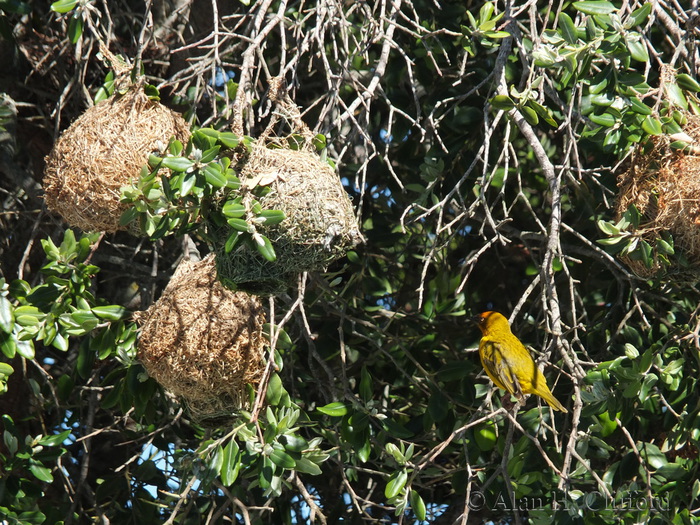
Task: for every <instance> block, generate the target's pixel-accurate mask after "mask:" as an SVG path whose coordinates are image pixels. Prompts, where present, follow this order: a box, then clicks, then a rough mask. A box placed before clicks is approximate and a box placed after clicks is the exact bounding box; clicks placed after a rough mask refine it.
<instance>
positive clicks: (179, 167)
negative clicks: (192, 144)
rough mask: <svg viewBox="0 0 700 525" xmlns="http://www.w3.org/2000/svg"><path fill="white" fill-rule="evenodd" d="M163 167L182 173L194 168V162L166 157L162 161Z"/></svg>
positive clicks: (183, 158) (182, 158) (181, 158)
mask: <svg viewBox="0 0 700 525" xmlns="http://www.w3.org/2000/svg"><path fill="white" fill-rule="evenodd" d="M162 165H163V166H164V167H166V168H168V169H171V170H173V171H179V172H182V171H187V170H188V169H190V168H191V167H192V166H194V162H192V161H191V160H190V159H187V158H185V157H165V158H164V159H163V160H162Z"/></svg>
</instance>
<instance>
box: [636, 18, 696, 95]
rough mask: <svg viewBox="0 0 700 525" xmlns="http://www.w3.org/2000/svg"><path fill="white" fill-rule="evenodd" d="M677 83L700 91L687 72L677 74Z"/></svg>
mask: <svg viewBox="0 0 700 525" xmlns="http://www.w3.org/2000/svg"><path fill="white" fill-rule="evenodd" d="M647 5H649V4H647ZM676 83H677V84H678V86H679V87H680V88H682V89H685V90H686V91H693V92H695V93H697V92H698V91H700V84H698V82H697V81H696V80H695V79H694V78H693V77H691V76H690V75H686V74H685V73H681V74H679V75H676Z"/></svg>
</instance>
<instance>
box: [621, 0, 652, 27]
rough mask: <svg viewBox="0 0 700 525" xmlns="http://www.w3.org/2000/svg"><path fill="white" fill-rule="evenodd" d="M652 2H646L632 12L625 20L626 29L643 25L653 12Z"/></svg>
mask: <svg viewBox="0 0 700 525" xmlns="http://www.w3.org/2000/svg"><path fill="white" fill-rule="evenodd" d="M651 7H652V3H651V2H646V3H645V4H644V5H642V7H640V8H638V9H635V10H634V11H632V12H631V13H630V16H629V18H628V19H627V21H626V22H625V29H632V28H633V27H634V26H638V25H642V24H643V23H644V22H646V19H647V18H649V14H650V13H651Z"/></svg>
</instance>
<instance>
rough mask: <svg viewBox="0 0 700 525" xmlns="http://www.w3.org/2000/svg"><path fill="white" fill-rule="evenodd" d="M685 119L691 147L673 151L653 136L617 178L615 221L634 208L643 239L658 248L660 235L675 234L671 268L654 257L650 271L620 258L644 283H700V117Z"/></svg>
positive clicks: (639, 263) (640, 263)
mask: <svg viewBox="0 0 700 525" xmlns="http://www.w3.org/2000/svg"><path fill="white" fill-rule="evenodd" d="M687 118H688V122H687V124H686V126H685V127H684V132H685V133H686V134H687V135H688V136H689V137H690V138H691V139H692V140H693V142H692V144H691V145H690V147H689V148H686V149H685V150H676V149H672V148H671V147H670V144H671V139H670V138H669V137H667V136H659V137H653V139H652V140H653V142H652V143H651V145H647V147H646V148H642V147H640V148H638V149H637V151H635V153H634V155H633V156H632V159H631V161H630V165H629V168H628V169H627V170H626V171H625V172H624V173H623V174H622V175H620V176H619V178H618V188H619V193H618V196H617V202H616V206H615V214H616V217H617V220H619V219H620V218H621V217H622V215H623V214H624V213H625V212H626V211H627V209H628V208H629V207H630V206H631V205H635V206H636V207H637V209H638V210H639V212H640V213H641V215H642V217H643V218H642V221H641V223H640V225H639V228H638V230H637V233H639V234H640V235H641V238H642V239H644V240H646V241H647V242H648V243H649V244H650V245H651V246H655V244H656V241H657V239H659V238H660V237H661V234H662V232H664V231H668V232H670V233H671V234H672V235H673V239H674V245H675V246H674V248H675V252H676V255H675V257H673V258H672V259H671V265H670V266H668V265H665V264H662V263H661V262H660V261H659V259H658V254H656V253H654V262H653V264H652V265H651V267H648V266H647V265H645V264H644V262H643V261H641V260H637V259H632V258H630V257H629V256H624V257H622V260H623V261H624V262H625V263H626V264H627V265H628V266H629V268H630V269H631V270H632V271H633V272H634V273H635V274H637V275H638V276H639V277H641V278H644V279H648V278H651V277H668V278H671V279H673V280H674V281H676V282H697V280H698V279H699V278H700V147H699V146H698V144H700V116H696V115H688V116H687ZM681 261H682V262H681Z"/></svg>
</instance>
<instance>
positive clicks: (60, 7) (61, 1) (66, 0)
mask: <svg viewBox="0 0 700 525" xmlns="http://www.w3.org/2000/svg"><path fill="white" fill-rule="evenodd" d="M78 1H79V0H58V2H54V3H53V4H51V11H53V12H54V13H68V12H69V11H72V10H73V9H74V8H75V6H76V5H78Z"/></svg>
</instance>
